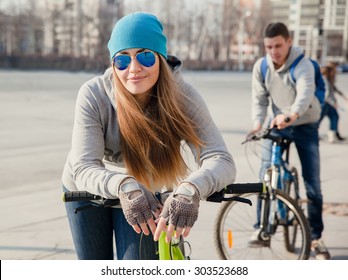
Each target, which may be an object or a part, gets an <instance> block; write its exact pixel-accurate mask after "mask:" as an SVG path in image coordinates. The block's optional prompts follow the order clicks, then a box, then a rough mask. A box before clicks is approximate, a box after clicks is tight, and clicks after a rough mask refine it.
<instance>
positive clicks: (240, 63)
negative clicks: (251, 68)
mask: <svg viewBox="0 0 348 280" xmlns="http://www.w3.org/2000/svg"><path fill="white" fill-rule="evenodd" d="M249 16H251V12H250V11H249V10H247V11H245V12H244V13H242V16H241V17H240V20H239V32H238V70H239V71H243V70H244V55H243V50H244V26H245V19H246V18H247V17H249Z"/></svg>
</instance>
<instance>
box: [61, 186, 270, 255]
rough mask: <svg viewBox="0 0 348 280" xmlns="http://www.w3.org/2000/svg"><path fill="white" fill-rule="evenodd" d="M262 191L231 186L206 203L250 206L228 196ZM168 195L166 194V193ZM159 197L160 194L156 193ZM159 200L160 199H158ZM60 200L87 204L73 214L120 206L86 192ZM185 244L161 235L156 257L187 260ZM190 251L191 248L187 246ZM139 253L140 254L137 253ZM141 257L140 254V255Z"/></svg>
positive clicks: (68, 194)
mask: <svg viewBox="0 0 348 280" xmlns="http://www.w3.org/2000/svg"><path fill="white" fill-rule="evenodd" d="M263 190H264V185H263V184H261V183H245V184H232V185H228V186H227V187H225V188H224V189H223V190H221V191H220V192H216V193H214V194H213V195H211V196H210V197H208V198H207V201H210V202H216V203H221V202H222V201H238V202H243V203H247V204H249V205H251V202H250V201H249V200H248V199H245V198H240V197H238V196H236V197H227V196H228V195H229V194H240V193H249V192H251V193H253V192H256V193H260V192H262V191H263ZM167 194H168V193H167ZM156 196H157V197H159V196H160V194H159V193H156ZM159 198H160V197H159ZM62 199H63V201H64V202H72V201H84V202H87V203H86V204H84V205H83V206H81V207H78V208H76V209H74V212H75V214H78V213H79V212H80V211H85V210H87V209H91V208H94V207H106V208H108V207H117V206H118V205H119V204H120V201H119V200H118V199H105V198H103V197H101V196H99V195H95V194H91V193H89V192H87V191H67V192H63V196H62ZM185 244H188V242H186V241H184V240H183V238H182V237H181V238H180V239H175V238H173V237H172V241H171V242H170V243H166V241H165V233H164V232H162V235H161V237H160V239H159V241H158V250H157V251H158V256H159V260H189V259H190V257H189V255H190V253H189V254H186V253H185V251H186V250H185ZM188 247H189V249H190V251H191V247H190V245H189V244H188ZM139 253H141V252H139ZM140 255H141V254H140Z"/></svg>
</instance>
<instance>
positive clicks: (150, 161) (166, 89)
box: [113, 55, 204, 189]
mask: <svg viewBox="0 0 348 280" xmlns="http://www.w3.org/2000/svg"><path fill="white" fill-rule="evenodd" d="M159 57H160V73H159V78H158V81H157V83H156V85H155V86H154V90H153V94H152V96H151V100H150V103H149V105H148V106H147V108H145V109H144V108H142V106H141V105H140V104H139V103H138V102H137V100H136V99H135V98H134V96H133V95H132V94H131V93H130V92H129V91H128V90H127V89H126V88H125V87H124V86H123V85H122V83H121V81H120V79H119V78H118V76H117V74H116V71H115V69H114V67H113V76H114V81H115V89H116V90H115V95H116V96H115V100H116V108H117V118H118V123H119V129H120V134H121V152H122V158H123V161H124V163H125V167H126V168H127V169H128V172H129V174H130V175H132V176H134V177H135V178H136V180H137V181H139V182H141V183H142V184H144V185H145V186H147V187H148V188H150V189H151V188H152V187H160V186H164V185H166V186H168V187H173V186H174V185H176V184H177V183H178V182H179V181H180V180H181V179H182V178H183V177H184V176H185V175H187V171H188V167H187V165H186V164H185V161H184V160H183V158H182V155H181V152H180V151H181V140H186V141H188V142H190V143H192V144H193V145H194V146H195V148H196V149H197V151H198V153H199V150H200V147H201V146H203V145H204V143H203V142H202V141H201V139H200V138H199V136H198V133H197V132H198V129H199V128H198V127H195V124H194V123H193V122H192V120H191V119H190V118H189V117H188V116H187V114H186V113H185V112H187V110H188V109H187V106H188V102H187V98H188V97H186V96H185V95H184V94H183V92H182V91H181V90H180V89H179V87H178V85H177V82H176V81H175V80H174V77H173V74H172V71H171V69H170V68H169V66H168V64H167V62H166V60H165V59H164V58H162V56H161V55H159Z"/></svg>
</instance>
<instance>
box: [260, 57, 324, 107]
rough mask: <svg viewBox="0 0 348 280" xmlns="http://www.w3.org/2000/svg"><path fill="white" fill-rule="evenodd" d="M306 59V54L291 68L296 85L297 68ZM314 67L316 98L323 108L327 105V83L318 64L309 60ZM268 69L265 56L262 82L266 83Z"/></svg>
mask: <svg viewBox="0 0 348 280" xmlns="http://www.w3.org/2000/svg"><path fill="white" fill-rule="evenodd" d="M303 57H304V54H301V55H300V56H299V57H297V58H296V59H295V61H294V62H293V63H292V65H291V66H290V75H291V78H292V80H293V81H294V83H296V78H295V75H294V71H295V67H296V65H297V64H298V63H299V62H300V60H301V59H302V58H303ZM309 60H310V61H311V62H312V64H313V66H314V73H315V96H316V97H317V98H318V100H319V102H320V105H321V106H323V105H324V103H325V82H324V79H323V76H322V74H321V72H320V66H319V64H318V62H316V61H315V60H313V59H309ZM267 69H268V64H267V58H266V56H264V57H263V58H262V61H261V75H262V81H263V83H264V82H265V77H266V72H267Z"/></svg>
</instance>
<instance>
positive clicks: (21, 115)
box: [0, 71, 348, 260]
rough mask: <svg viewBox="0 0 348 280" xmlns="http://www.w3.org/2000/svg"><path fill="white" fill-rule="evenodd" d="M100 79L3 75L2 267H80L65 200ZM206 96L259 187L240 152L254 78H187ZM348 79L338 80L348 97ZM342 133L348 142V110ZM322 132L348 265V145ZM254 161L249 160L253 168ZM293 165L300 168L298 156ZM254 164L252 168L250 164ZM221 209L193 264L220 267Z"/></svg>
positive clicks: (331, 207)
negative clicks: (64, 182) (89, 83)
mask: <svg viewBox="0 0 348 280" xmlns="http://www.w3.org/2000/svg"><path fill="white" fill-rule="evenodd" d="M92 76H93V74H86V73H68V72H55V71H52V72H46V73H45V72H23V71H0V85H1V86H0V120H1V122H0V147H1V150H0V221H1V222H0V259H25V260H28V259H62V260H68V259H75V253H74V249H73V245H72V241H71V237H70V232H69V228H68V224H67V219H66V217H65V210H64V205H63V203H62V202H61V200H60V196H61V183H60V175H61V171H62V166H63V164H64V161H65V157H66V155H67V152H68V149H69V145H70V144H69V142H70V137H71V129H72V121H73V111H74V103H75V98H76V93H77V90H78V88H79V86H80V85H81V84H82V83H83V82H84V81H86V80H88V79H89V78H90V77H92ZM185 76H186V78H187V80H189V81H190V82H191V83H192V84H193V85H195V86H196V87H197V88H198V89H199V91H200V92H201V93H202V95H203V96H204V98H205V100H206V102H207V104H208V106H209V108H210V110H211V113H212V115H213V117H214V118H215V120H216V123H217V125H218V126H219V128H220V130H221V132H222V133H223V136H224V138H225V140H226V143H227V145H228V147H229V150H230V151H231V153H232V155H233V156H234V159H235V161H236V164H237V168H238V177H237V181H239V182H247V181H255V180H256V177H257V176H256V173H257V170H258V162H259V160H258V158H257V157H256V156H255V155H254V154H252V153H251V152H249V153H248V157H246V156H245V150H244V147H243V146H241V145H240V143H241V142H242V140H243V138H244V135H245V133H246V132H247V131H248V129H249V128H250V126H251V122H250V73H243V74H241V73H223V72H195V73H194V72H185ZM347 83H348V75H343V74H342V75H339V76H338V87H339V88H341V89H343V90H345V91H346V94H348V91H347V90H346V88H347V87H346V86H344V85H347ZM341 104H342V107H341V109H340V115H341V122H340V127H341V131H342V134H343V135H346V136H348V113H347V110H348V107H347V106H344V104H343V101H341ZM327 126H328V123H327V121H326V120H325V121H324V122H323V123H322V126H321V128H320V133H321V135H322V137H323V141H321V146H320V149H321V162H322V164H321V169H322V189H323V195H324V200H325V212H324V223H325V232H324V238H325V242H326V244H327V246H328V247H329V249H330V252H331V254H332V258H333V259H336V260H337V259H344V260H348V188H347V186H348V185H347V180H346V176H347V171H348V169H347V163H344V162H346V160H347V158H348V142H344V143H340V144H329V143H327V142H326V138H325V135H326V131H327ZM247 159H248V160H247ZM292 159H293V162H294V163H295V164H296V163H297V164H298V159H297V158H296V154H294V155H292ZM248 162H250V164H249V163H248ZM218 207H219V205H215V204H213V203H202V205H201V211H200V216H199V220H198V221H197V223H196V225H195V227H194V228H193V230H192V232H191V235H190V236H189V238H188V240H189V241H190V242H191V245H192V248H193V253H192V255H191V257H192V258H193V259H216V258H217V255H216V253H215V249H214V246H213V239H212V228H213V221H214V217H215V214H216V210H217V208H218Z"/></svg>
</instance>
